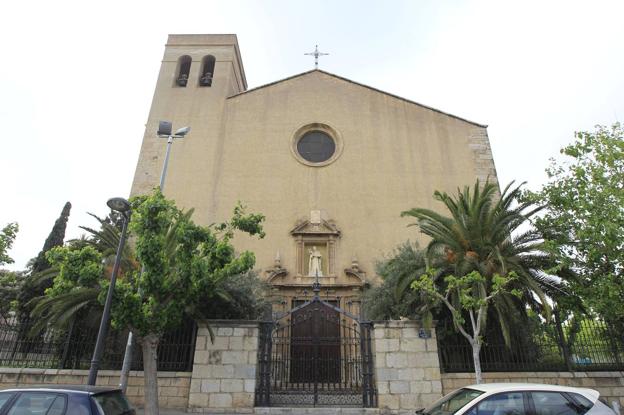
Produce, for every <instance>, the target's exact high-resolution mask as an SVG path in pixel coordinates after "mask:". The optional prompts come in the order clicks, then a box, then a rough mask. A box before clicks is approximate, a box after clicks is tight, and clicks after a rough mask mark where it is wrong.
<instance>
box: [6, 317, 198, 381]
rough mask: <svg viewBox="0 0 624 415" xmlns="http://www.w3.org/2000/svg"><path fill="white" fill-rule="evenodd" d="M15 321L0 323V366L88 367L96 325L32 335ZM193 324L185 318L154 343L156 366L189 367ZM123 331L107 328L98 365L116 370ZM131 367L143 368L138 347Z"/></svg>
mask: <svg viewBox="0 0 624 415" xmlns="http://www.w3.org/2000/svg"><path fill="white" fill-rule="evenodd" d="M28 331H29V328H28V327H24V326H22V325H20V324H19V323H17V322H15V321H9V322H3V324H1V325H0V367H28V368H46V369H88V368H89V365H90V362H91V357H92V353H93V348H94V347H95V339H96V337H97V328H92V329H86V328H83V327H81V328H78V327H69V328H68V329H67V330H62V331H61V330H47V331H46V332H45V333H41V334H38V335H35V336H29V335H28ZM196 332H197V326H196V324H195V322H194V321H193V320H191V319H188V320H186V321H185V322H184V324H182V325H181V326H180V327H178V328H176V329H174V330H170V331H169V332H167V333H165V334H164V335H163V337H162V339H161V342H160V344H159V345H158V370H160V371H174V372H184V371H191V370H192V368H193V355H194V349H195V335H196ZM127 338H128V332H127V331H119V330H113V329H111V330H109V333H108V336H107V339H106V345H105V349H104V355H103V357H102V361H101V363H100V369H104V370H119V369H121V365H122V362H123V357H124V351H125V347H126V340H127ZM131 369H132V370H143V359H142V352H141V347H140V346H137V347H135V349H134V359H133V365H132V367H131Z"/></svg>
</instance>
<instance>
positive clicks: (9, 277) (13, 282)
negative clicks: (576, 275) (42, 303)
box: [0, 223, 23, 321]
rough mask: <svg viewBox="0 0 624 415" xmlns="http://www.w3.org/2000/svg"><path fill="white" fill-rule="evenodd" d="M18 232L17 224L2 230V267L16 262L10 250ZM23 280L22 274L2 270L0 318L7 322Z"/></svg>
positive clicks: (0, 250)
mask: <svg viewBox="0 0 624 415" xmlns="http://www.w3.org/2000/svg"><path fill="white" fill-rule="evenodd" d="M18 230H19V226H18V225H17V223H9V224H7V225H6V226H5V227H4V228H2V230H0V267H1V266H3V265H6V264H12V263H13V262H14V261H13V258H11V257H10V256H9V250H10V249H11V247H12V246H13V242H14V241H15V237H16V236H17V231H18ZM22 280H23V274H22V273H20V272H13V271H8V270H3V269H0V318H2V319H3V320H5V321H6V320H8V319H9V313H10V311H11V310H13V308H14V307H15V301H16V299H17V294H18V292H19V289H20V287H21V285H22Z"/></svg>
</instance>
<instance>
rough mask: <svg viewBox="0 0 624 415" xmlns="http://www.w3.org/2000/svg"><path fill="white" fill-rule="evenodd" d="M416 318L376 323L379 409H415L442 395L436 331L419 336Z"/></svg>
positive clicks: (418, 325)
mask: <svg viewBox="0 0 624 415" xmlns="http://www.w3.org/2000/svg"><path fill="white" fill-rule="evenodd" d="M420 328H421V326H420V323H419V322H416V321H378V322H375V344H374V352H375V368H376V371H375V376H376V380H377V391H378V393H379V409H380V410H381V411H384V410H391V411H392V412H404V411H405V412H409V411H411V412H413V410H414V409H417V408H422V407H426V406H429V404H431V403H433V402H434V401H435V400H437V399H439V398H440V397H441V396H442V383H441V376H440V362H439V360H438V347H437V343H436V338H435V330H431V331H430V332H429V333H430V335H431V337H430V338H420V337H419V330H420Z"/></svg>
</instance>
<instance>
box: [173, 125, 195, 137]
mask: <svg viewBox="0 0 624 415" xmlns="http://www.w3.org/2000/svg"><path fill="white" fill-rule="evenodd" d="M190 131H191V127H182V128H180V129H179V130H178V131H176V132H175V134H174V137H184V136H185V135H187V134H188V133H189V132H190Z"/></svg>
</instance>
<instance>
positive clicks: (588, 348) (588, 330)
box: [437, 320, 624, 373]
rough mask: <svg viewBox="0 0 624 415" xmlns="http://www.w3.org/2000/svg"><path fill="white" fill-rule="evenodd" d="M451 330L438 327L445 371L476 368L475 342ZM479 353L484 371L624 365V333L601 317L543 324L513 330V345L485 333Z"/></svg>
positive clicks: (592, 368)
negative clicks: (615, 330)
mask: <svg viewBox="0 0 624 415" xmlns="http://www.w3.org/2000/svg"><path fill="white" fill-rule="evenodd" d="M448 333H449V327H446V326H444V325H441V326H439V327H438V328H437V334H438V352H439V356H440V365H441V369H442V371H443V372H447V373H450V372H472V371H473V370H474V364H473V359H472V347H471V346H470V345H469V344H468V342H467V340H466V339H465V338H463V337H461V336H460V335H450V336H449V334H448ZM479 357H480V360H481V370H482V371H483V372H524V371H531V372H533V371H606V370H624V337H623V336H622V334H619V333H613V331H612V330H610V329H609V327H608V326H607V325H606V324H605V323H604V322H601V321H593V320H585V321H583V322H581V323H580V326H578V327H577V328H576V329H572V327H570V326H569V325H566V324H563V325H557V324H556V323H554V322H553V323H551V324H546V323H543V324H539V325H538V326H537V327H535V328H532V329H530V330H528V331H527V330H524V331H523V333H522V334H517V333H516V334H515V335H512V341H511V346H510V347H508V346H507V345H506V344H505V342H504V341H502V340H498V341H488V339H487V337H486V339H485V343H484V345H483V347H482V349H481V353H480V355H479Z"/></svg>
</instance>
